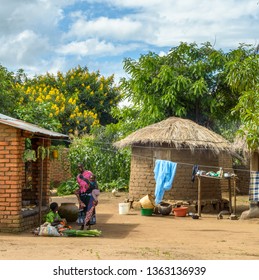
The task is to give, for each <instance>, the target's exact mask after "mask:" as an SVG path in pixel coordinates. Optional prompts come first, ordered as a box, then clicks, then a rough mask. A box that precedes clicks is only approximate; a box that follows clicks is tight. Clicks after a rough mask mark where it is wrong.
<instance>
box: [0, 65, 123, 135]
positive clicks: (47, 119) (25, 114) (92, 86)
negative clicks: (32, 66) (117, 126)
mask: <svg viewBox="0 0 259 280" xmlns="http://www.w3.org/2000/svg"><path fill="white" fill-rule="evenodd" d="M0 70H1V69H0ZM2 72H3V71H2ZM3 73H4V74H5V75H6V76H7V77H8V79H1V80H2V82H3V81H5V87H4V90H5V91H3V89H2V91H3V93H2V94H3V95H5V94H6V97H5V99H4V100H3V103H4V105H3V106H2V110H1V112H2V113H4V114H8V115H11V116H13V117H17V118H19V119H22V120H24V121H28V122H31V123H34V124H38V125H40V126H42V127H44V128H47V129H51V130H55V131H58V132H62V133H65V134H68V133H74V132H77V133H79V134H82V133H88V132H89V131H90V130H91V129H92V128H93V127H96V126H99V125H106V124H109V123H112V122H115V119H114V118H113V117H112V115H111V109H112V108H113V107H116V106H117V105H118V103H119V101H120V93H119V90H118V88H117V87H116V86H115V85H114V77H113V76H110V77H108V78H105V77H104V76H101V75H100V73H99V72H92V73H90V72H89V71H88V69H87V68H86V67H84V68H82V67H80V66H78V67H76V68H74V69H71V70H69V71H68V72H67V73H65V74H63V73H61V72H58V73H57V75H54V74H49V73H46V74H45V75H38V76H35V77H33V78H28V77H27V76H26V75H25V74H24V73H23V72H22V71H19V72H18V73H17V75H16V76H15V75H14V74H12V73H9V72H8V71H7V70H6V71H5V72H3ZM0 74H1V71H0ZM14 97H15V98H14ZM10 104H11V105H12V106H10ZM5 108H8V109H5Z"/></svg>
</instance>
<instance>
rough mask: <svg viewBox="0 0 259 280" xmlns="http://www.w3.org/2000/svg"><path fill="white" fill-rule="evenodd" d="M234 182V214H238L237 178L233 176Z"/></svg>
mask: <svg viewBox="0 0 259 280" xmlns="http://www.w3.org/2000/svg"><path fill="white" fill-rule="evenodd" d="M233 184H234V212H233V214H234V215H236V208H237V198H236V178H233Z"/></svg>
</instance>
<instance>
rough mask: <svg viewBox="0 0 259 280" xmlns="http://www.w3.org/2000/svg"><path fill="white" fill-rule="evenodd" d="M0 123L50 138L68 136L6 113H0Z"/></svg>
mask: <svg viewBox="0 0 259 280" xmlns="http://www.w3.org/2000/svg"><path fill="white" fill-rule="evenodd" d="M0 123H2V124H6V125H9V126H12V127H15V128H18V129H21V130H25V131H29V132H32V133H34V134H36V135H45V136H49V137H50V138H69V136H68V135H66V134H61V133H58V132H54V131H51V130H48V129H45V128H42V127H40V126H37V125H35V124H31V123H28V122H25V121H22V120H18V119H15V118H11V117H8V116H6V115H3V114H0Z"/></svg>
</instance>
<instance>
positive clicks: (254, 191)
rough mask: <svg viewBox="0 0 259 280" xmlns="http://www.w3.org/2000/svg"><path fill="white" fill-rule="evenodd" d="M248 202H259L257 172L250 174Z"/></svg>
mask: <svg viewBox="0 0 259 280" xmlns="http://www.w3.org/2000/svg"><path fill="white" fill-rule="evenodd" d="M249 200H250V201H259V171H251V172H250V184H249Z"/></svg>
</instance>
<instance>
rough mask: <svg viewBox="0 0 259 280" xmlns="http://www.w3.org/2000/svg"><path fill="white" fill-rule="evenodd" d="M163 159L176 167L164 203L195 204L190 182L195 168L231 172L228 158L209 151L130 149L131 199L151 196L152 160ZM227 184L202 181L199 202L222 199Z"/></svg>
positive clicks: (152, 183) (194, 187)
mask: <svg viewBox="0 0 259 280" xmlns="http://www.w3.org/2000/svg"><path fill="white" fill-rule="evenodd" d="M156 159H163V160H170V161H173V162H176V163H177V170H176V175H175V178H174V182H173V186H172V189H171V190H170V191H167V192H165V196H164V199H173V200H190V201H193V200H197V196H198V194H197V189H198V187H197V179H196V180H195V181H194V183H193V182H192V181H191V177H192V168H193V165H194V164H198V165H199V169H201V170H205V171H214V172H216V171H218V169H219V167H220V166H222V167H223V168H230V169H231V168H232V159H231V157H230V156H229V155H227V154H221V155H220V156H216V155H215V154H214V153H212V152H211V151H209V150H206V151H205V150H197V151H194V152H191V151H190V150H189V149H182V150H176V149H169V148H166V147H162V148H152V149H151V148H148V147H145V146H143V147H132V159H131V173H130V185H129V192H130V195H131V196H133V197H134V198H135V199H139V198H141V197H143V196H145V195H146V194H148V193H150V194H154V191H155V185H156V183H155V179H154V167H155V160H156ZM227 184H228V182H227V180H216V179H204V180H203V181H202V199H221V190H222V188H223V189H224V188H227V186H228V185H227Z"/></svg>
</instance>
